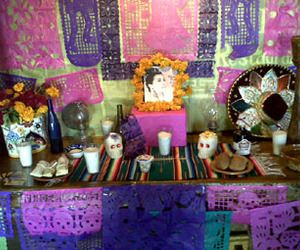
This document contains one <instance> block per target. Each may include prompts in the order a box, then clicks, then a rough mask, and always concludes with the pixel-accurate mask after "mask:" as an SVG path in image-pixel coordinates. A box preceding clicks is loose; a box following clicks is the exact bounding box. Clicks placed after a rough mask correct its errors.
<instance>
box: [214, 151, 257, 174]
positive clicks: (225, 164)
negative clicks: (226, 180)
mask: <svg viewBox="0 0 300 250" xmlns="http://www.w3.org/2000/svg"><path fill="white" fill-rule="evenodd" d="M210 168H211V169H212V170H213V171H214V172H217V173H221V174H226V175H240V174H246V173H249V172H250V171H251V170H252V169H253V163H252V162H251V161H250V160H249V159H248V158H247V157H245V156H242V155H238V154H233V153H232V152H227V151H226V152H222V153H221V154H219V155H218V156H217V157H216V159H214V160H213V161H212V162H211V164H210Z"/></svg>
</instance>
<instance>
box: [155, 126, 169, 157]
mask: <svg viewBox="0 0 300 250" xmlns="http://www.w3.org/2000/svg"><path fill="white" fill-rule="evenodd" d="M171 139H172V133H170V132H165V131H160V132H159V133H158V146H159V153H160V154H161V155H168V154H169V153H170V148H171Z"/></svg>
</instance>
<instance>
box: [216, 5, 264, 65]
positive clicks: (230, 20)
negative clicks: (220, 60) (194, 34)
mask: <svg viewBox="0 0 300 250" xmlns="http://www.w3.org/2000/svg"><path fill="white" fill-rule="evenodd" d="M258 17H259V0H242V1H241V0H222V48H224V47H225V42H228V43H229V44H230V45H231V46H232V49H233V52H232V53H231V55H230V56H229V58H230V59H232V60H235V59H236V58H241V57H247V56H250V55H252V54H253V53H254V52H255V51H256V50H257V48H258V46H259V33H258V31H259V23H258V22H259V20H258Z"/></svg>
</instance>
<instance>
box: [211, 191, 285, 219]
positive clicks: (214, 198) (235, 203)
mask: <svg viewBox="0 0 300 250" xmlns="http://www.w3.org/2000/svg"><path fill="white" fill-rule="evenodd" d="M286 192H287V187H286V186H247V187H245V186H231V187H228V186H224V187H222V186H209V187H207V203H208V210H209V211H235V212H234V213H233V215H232V222H233V223H242V224H250V216H249V215H250V212H249V210H251V209H254V208H260V207H266V206H271V205H275V204H281V203H285V202H286Z"/></svg>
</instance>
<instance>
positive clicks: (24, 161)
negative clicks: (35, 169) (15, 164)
mask: <svg viewBox="0 0 300 250" xmlns="http://www.w3.org/2000/svg"><path fill="white" fill-rule="evenodd" d="M17 148H18V153H19V157H20V162H21V165H22V166H23V167H30V166H31V165H32V148H31V143H30V142H20V143H19V144H18V145H17Z"/></svg>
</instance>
